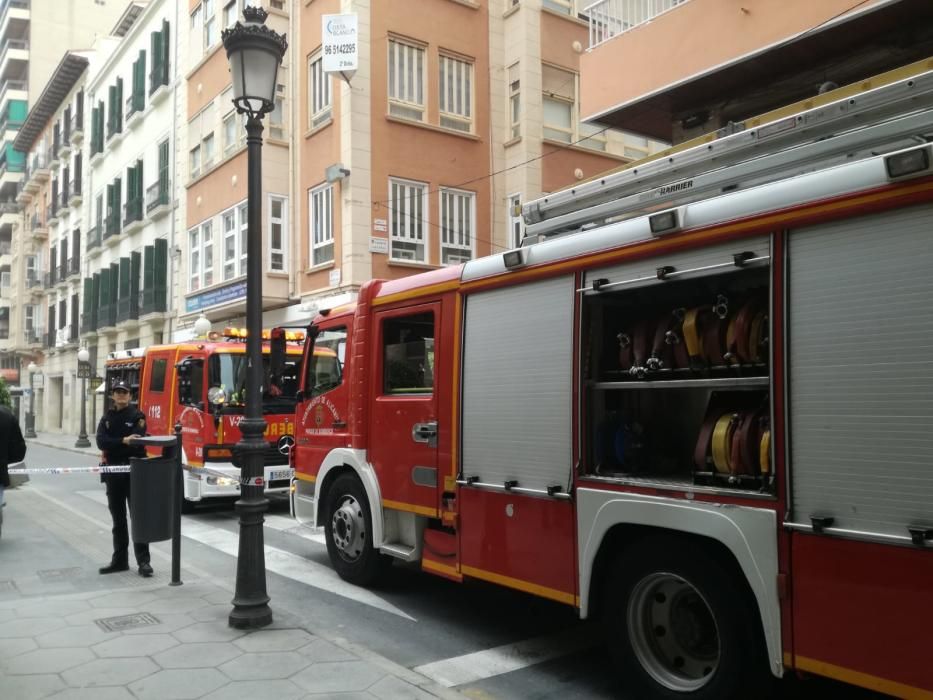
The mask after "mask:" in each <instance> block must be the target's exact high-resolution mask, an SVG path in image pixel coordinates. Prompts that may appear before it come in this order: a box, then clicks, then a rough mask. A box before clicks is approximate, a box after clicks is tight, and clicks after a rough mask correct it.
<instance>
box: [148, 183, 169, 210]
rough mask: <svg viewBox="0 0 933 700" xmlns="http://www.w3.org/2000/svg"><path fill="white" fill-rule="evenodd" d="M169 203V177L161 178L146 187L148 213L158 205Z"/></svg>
mask: <svg viewBox="0 0 933 700" xmlns="http://www.w3.org/2000/svg"><path fill="white" fill-rule="evenodd" d="M167 204H168V179H166V180H165V181H164V182H163V181H162V180H159V181H158V182H156V183H153V184H151V185H149V187H147V188H146V214H147V215H148V214H149V213H150V212H151V211H152V210H153V209H155V208H156V207H160V206H162V205H167Z"/></svg>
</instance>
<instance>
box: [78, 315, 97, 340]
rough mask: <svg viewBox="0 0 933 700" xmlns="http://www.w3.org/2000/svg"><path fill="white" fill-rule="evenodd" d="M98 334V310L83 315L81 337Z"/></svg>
mask: <svg viewBox="0 0 933 700" xmlns="http://www.w3.org/2000/svg"><path fill="white" fill-rule="evenodd" d="M96 332H97V309H94V310H93V312H92V313H91V314H81V335H90V334H92V333H96Z"/></svg>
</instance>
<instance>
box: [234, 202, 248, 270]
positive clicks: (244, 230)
mask: <svg viewBox="0 0 933 700" xmlns="http://www.w3.org/2000/svg"><path fill="white" fill-rule="evenodd" d="M247 213H248V206H247V204H246V202H244V203H243V204H241V205H240V207H239V209H237V214H239V216H240V274H241V275H245V274H246V236H247V235H248V233H249V221H247V218H246V215H247Z"/></svg>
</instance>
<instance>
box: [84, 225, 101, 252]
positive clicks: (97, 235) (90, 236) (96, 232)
mask: <svg viewBox="0 0 933 700" xmlns="http://www.w3.org/2000/svg"><path fill="white" fill-rule="evenodd" d="M101 233H102V231H101V227H100V226H95V227H94V228H92V229H91V230H90V231H88V232H87V248H88V250H90V249H91V248H97V247H98V246H99V245H100V244H101Z"/></svg>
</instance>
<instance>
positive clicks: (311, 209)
mask: <svg viewBox="0 0 933 700" xmlns="http://www.w3.org/2000/svg"><path fill="white" fill-rule="evenodd" d="M328 248H330V255H329V256H328V255H327V249H328ZM308 250H309V251H310V254H309V256H308V257H309V263H310V266H311V267H317V266H318V265H327V264H330V263H333V262H334V253H335V251H334V186H333V185H331V184H324V185H319V186H318V187H313V188H311V189H310V190H308ZM319 255H320V256H321V257H320V258H319V257H318V256H319Z"/></svg>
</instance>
